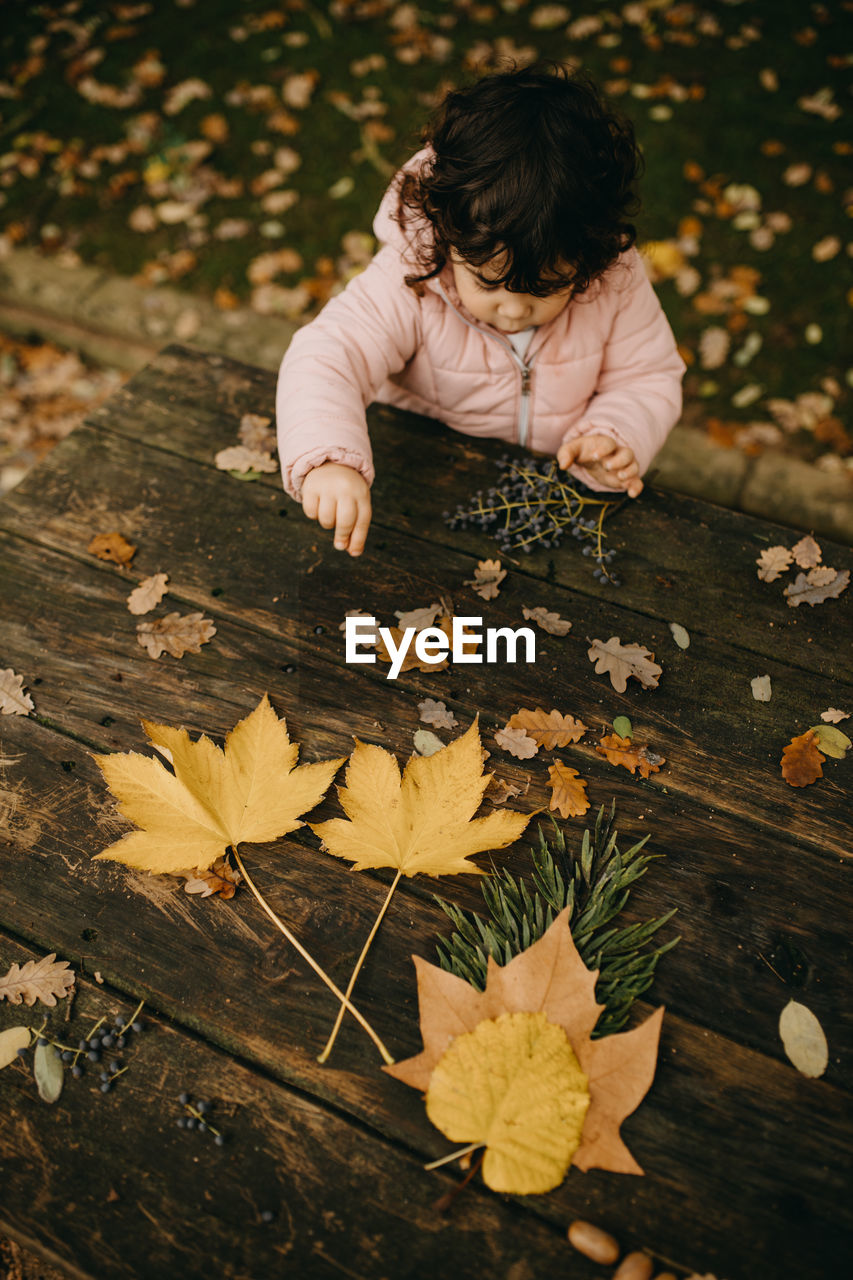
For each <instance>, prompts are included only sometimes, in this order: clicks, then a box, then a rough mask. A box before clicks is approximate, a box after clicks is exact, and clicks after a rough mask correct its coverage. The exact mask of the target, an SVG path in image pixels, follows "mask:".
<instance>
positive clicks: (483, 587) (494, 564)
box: [463, 560, 506, 600]
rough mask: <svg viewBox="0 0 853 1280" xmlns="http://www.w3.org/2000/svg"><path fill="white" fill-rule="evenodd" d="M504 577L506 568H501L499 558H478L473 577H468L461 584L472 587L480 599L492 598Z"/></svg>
mask: <svg viewBox="0 0 853 1280" xmlns="http://www.w3.org/2000/svg"><path fill="white" fill-rule="evenodd" d="M505 577H506V569H502V568H501V562H500V560H479V561H478V562H477V568H476V569H475V570H474V577H473V578H468V579H467V580H466V581H465V583H464V584H463V585H464V586H466V587H473V589H474V591H475V593H476V594H477V595H478V596H479V597H480V598H481V600H494V598H495V596H496V595H497V594H498V592H499V590H500V585H501V583H502V582H503V580H504V578H505Z"/></svg>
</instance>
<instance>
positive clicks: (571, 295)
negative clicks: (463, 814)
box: [276, 64, 684, 556]
mask: <svg viewBox="0 0 853 1280" xmlns="http://www.w3.org/2000/svg"><path fill="white" fill-rule="evenodd" d="M425 141H426V144H427V145H426V146H425V148H424V149H423V150H422V151H419V152H418V153H417V154H416V155H415V156H413V157H412V159H411V160H409V161H408V162H407V163H406V165H405V166H404V167H403V169H402V171H401V172H400V173H399V174H398V175H397V177H396V178H395V179H394V181H393V182H392V184H391V186H390V187H389V189H388V191H387V192H386V193H385V196H384V198H383V200H382V203H381V205H380V207H379V211H378V213H377V215H376V220H375V222H374V232H375V234H376V236H377V238H378V240H379V241H380V244H381V247H380V249H379V251H378V253H377V254H376V256H375V257H374V258H373V260H372V261H371V263H370V264H369V265H368V267H367V268H366V270H365V271H364V272H362V273H361V274H360V275H358V276H356V278H355V279H354V280H352V281H351V282H350V283H349V284H348V285H347V287H346V289H344V291H343V292H342V293H341V294H339V295H338V296H337V297H335V298H332V299H331V300H330V301H329V302H328V303H327V304H326V306H325V307H324V308H323V311H322V312H321V314H320V315H319V316H318V317H317V318H316V319H315V320H313V321H312V322H311V323H310V324H308V325H306V326H305V327H304V328H302V329H300V330H299V332H298V333H297V334H296V335H295V337H294V338H293V340H292V342H291V344H290V347H289V348H288V350H287V352H286V354H285V357H284V359H283V361H282V365H281V370H280V373H279V381H278V392H277V404H276V410H277V418H278V441H279V454H280V458H281V466H282V475H283V479H284V487H285V489H286V490H287V492H288V493H289V494H290V495H291V496H292V497H294V498H295V499H297V501H301V503H302V506H303V510H304V512H305V514H306V515H307V516H309V517H310V518H311V519H316V520H319V522H320V524H321V525H322V526H323V528H324V529H334V531H335V532H334V539H335V546H336V547H337V548H338V549H340V550H342V551H348V552H349V553H350V555H353V556H357V555H360V554H361V552H362V550H363V548H364V542H365V538H366V536H367V531H368V527H369V524H370V515H371V507H370V485H371V483H372V481H373V474H374V473H373V465H372V460H371V450H370V441H369V438H368V433H367V423H366V418H365V407H366V405H367V404H369V403H370V402H371V401H373V400H378V401H381V402H383V403H385V404H393V405H396V406H398V407H400V408H402V409H408V410H411V411H413V412H414V413H419V414H426V415H428V416H429V417H432V418H438V419H440V420H441V421H442V422H445V423H447V424H448V425H449V426H451V427H453V428H455V429H456V430H457V431H462V432H465V433H466V434H468V435H474V436H497V437H499V438H500V439H502V440H508V441H512V442H513V443H516V444H519V445H524V446H526V447H527V448H528V449H531V450H534V451H537V452H543V453H550V454H556V457H557V460H558V462H559V464H560V466H561V467H564V468H567V469H568V470H569V471H570V472H571V473H572V474H573V475H575V476H576V477H577V478H578V479H580V480H582V481H583V482H584V483H585V484H587V485H589V486H590V487H592V488H593V489H613V490H623V491H626V492H627V493H628V494H629V496H630V497H632V498H635V497H636V496H637V495H638V494H639V493H640V491H641V490H642V487H643V482H642V479H641V476H642V474H643V472H644V471H645V470H646V468H647V467H648V466H649V464H650V462H651V460H652V458H653V457H654V456H655V454H656V453H657V451H658V449H659V448H660V447H661V445H662V444H663V442H664V440H665V439H666V436H667V434H668V432H669V431H670V430H671V428H672V427H673V425H674V424H675V422H676V420H677V418H678V415H679V413H680V410H681V378H682V375H683V373H684V364H683V362H682V360H681V358H680V356H679V355H678V352H677V350H676V345H675V340H674V338H673V335H672V331H671V329H670V327H669V325H668V323H667V320H666V317H665V316H664V314H663V311H662V310H661V307H660V304H659V302H658V300H657V297H656V295H655V293H654V290H653V289H652V287H651V285H650V284H649V282H648V280H647V278H646V275H645V272H644V270H643V266H642V263H641V261H640V258H639V254H638V253H637V251H636V249H635V248H634V247H633V245H634V240H635V236H636V232H635V228H634V226H633V225H632V223H631V222H630V221H629V219H630V217H631V215H632V214H633V213H635V212H636V209H637V207H638V206H637V200H636V196H635V193H634V183H635V180H636V178H637V175H638V171H639V156H638V152H637V148H636V144H635V141H634V134H633V130H632V128H631V126H630V124H629V123H628V122H627V121H624V120H622V119H620V118H619V117H617V116H615V115H614V114H612V113H611V112H610V111H609V110H608V109H607V107H606V106H605V105H604V103H603V102H602V100H601V98H600V97H599V94H598V92H597V90H596V89H595V87H594V85H593V84H592V83H591V82H590V81H589V80H587V79H586V78H585V77H583V76H580V75H577V74H574V75H571V74H569V73H568V72H567V71H566V70H565V68H562V67H559V66H553V67H551V66H544V65H541V64H540V65H537V66H536V67H531V68H527V69H523V70H514V71H510V72H506V73H501V74H496V75H490V76H487V77H485V78H484V79H482V80H480V81H479V82H478V83H476V84H475V85H474V86H473V87H471V88H469V89H464V90H459V91H454V92H451V93H449V94H448V96H447V97H446V99H445V101H444V103H443V105H442V107H441V108H439V112H438V114H437V118H436V119H435V121H434V123H433V125H432V127H430V128H429V129H428V130H427V133H426V135H425Z"/></svg>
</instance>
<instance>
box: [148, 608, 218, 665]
mask: <svg viewBox="0 0 853 1280" xmlns="http://www.w3.org/2000/svg"><path fill="white" fill-rule="evenodd" d="M215 635H216V627H215V626H214V625H213V623H212V621H211V620H210V618H205V617H204V616H203V615H202V614H200V613H185V614H180V613H167V614H166V616H165V617H164V618H155V619H154V621H153V622H140V623H139V625H138V627H137V628H136V638H137V640H138V641H139V643H140V644H141V645H142V647H143V649H146V650H147V651H148V654H149V656H150V657H152V658H159V657H160V655H161V654H163V653H169V654H171V655H172V657H173V658H182V657H183V656H184V654H185V653H198V652H199V651H200V649H201V646H202V645H203V644H207V642H208V640H210V639H211V638H212V637H213V636H215Z"/></svg>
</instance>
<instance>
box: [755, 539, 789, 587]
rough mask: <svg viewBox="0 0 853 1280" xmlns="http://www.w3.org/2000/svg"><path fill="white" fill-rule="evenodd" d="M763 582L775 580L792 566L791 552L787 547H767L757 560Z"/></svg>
mask: <svg viewBox="0 0 853 1280" xmlns="http://www.w3.org/2000/svg"><path fill="white" fill-rule="evenodd" d="M755 563H756V564H757V565H758V576H759V578H760V579H761V581H762V582H775V581H776V579H777V578H781V577H782V574H783V573H785V572H786V570H788V569H790V567H791V552H790V551H789V550H788V548H787V547H782V546H779V547H766V548H765V549H764V551H762V553H761V555H760V556H759V557H758V559H757V560H756V562H755Z"/></svg>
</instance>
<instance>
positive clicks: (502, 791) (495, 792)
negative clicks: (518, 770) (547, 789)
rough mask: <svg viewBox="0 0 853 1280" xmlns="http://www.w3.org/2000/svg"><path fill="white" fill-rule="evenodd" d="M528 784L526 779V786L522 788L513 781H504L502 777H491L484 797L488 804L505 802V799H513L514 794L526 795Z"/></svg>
mask: <svg viewBox="0 0 853 1280" xmlns="http://www.w3.org/2000/svg"><path fill="white" fill-rule="evenodd" d="M529 786H530V783H529V781H528V784H527V787H525V788H524V790H522V788H521V787H517V786H516V785H515V783H514V782H506V781H505V779H503V778H495V777H492V780H491V782H490V783H489V785H488V787H487V788H486V796H485V798H486V800H488V801H489V803H490V804H505V803H506V801H507V800H511V799H514V797H515V796H522V795H526V794H527V789H528V787H529Z"/></svg>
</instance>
